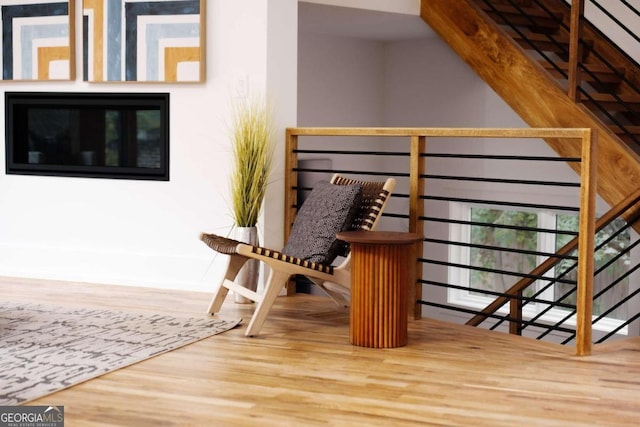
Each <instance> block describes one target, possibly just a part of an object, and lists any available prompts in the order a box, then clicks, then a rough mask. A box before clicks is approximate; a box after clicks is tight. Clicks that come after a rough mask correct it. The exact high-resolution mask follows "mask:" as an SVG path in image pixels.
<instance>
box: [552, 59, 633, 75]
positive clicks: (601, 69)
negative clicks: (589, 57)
mask: <svg viewBox="0 0 640 427" xmlns="http://www.w3.org/2000/svg"><path fill="white" fill-rule="evenodd" d="M541 63H542V65H543V66H544V67H545V68H549V69H555V67H554V66H553V65H552V64H551V63H549V62H548V61H541ZM554 64H556V65H557V66H558V67H559V68H560V69H562V70H568V69H569V63H568V62H566V61H556V62H554ZM582 65H583V66H585V67H586V68H587V69H588V70H589V71H592V72H594V73H604V74H616V72H617V73H619V74H624V71H625V70H624V68H616V69H615V71H614V70H612V69H611V68H610V67H607V66H606V65H598V64H588V63H586V64H585V63H583V64H582Z"/></svg>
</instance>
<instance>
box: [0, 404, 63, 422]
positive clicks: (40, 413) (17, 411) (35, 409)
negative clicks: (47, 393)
mask: <svg viewBox="0 0 640 427" xmlns="http://www.w3.org/2000/svg"><path fill="white" fill-rule="evenodd" d="M0 427H64V406H0Z"/></svg>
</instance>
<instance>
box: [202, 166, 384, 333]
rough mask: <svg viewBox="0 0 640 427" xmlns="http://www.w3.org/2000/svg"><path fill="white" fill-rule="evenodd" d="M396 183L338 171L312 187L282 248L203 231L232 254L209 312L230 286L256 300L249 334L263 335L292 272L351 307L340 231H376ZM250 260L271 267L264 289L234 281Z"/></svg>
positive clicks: (218, 248) (214, 245)
mask: <svg viewBox="0 0 640 427" xmlns="http://www.w3.org/2000/svg"><path fill="white" fill-rule="evenodd" d="M394 187H395V179H393V178H388V179H387V180H386V181H384V182H369V181H361V180H353V179H349V178H346V177H343V176H340V175H338V174H336V175H334V176H333V177H332V179H331V181H329V182H324V183H321V184H319V185H318V186H316V187H314V189H313V190H312V191H311V193H310V194H309V196H308V198H307V199H306V200H305V202H304V204H303V205H302V207H301V208H300V210H299V211H298V214H297V216H296V219H295V221H294V224H293V226H292V229H291V233H290V236H289V239H288V240H287V244H286V245H285V247H284V248H283V249H282V250H281V251H275V250H272V249H267V248H264V247H260V246H253V245H249V244H245V243H241V242H238V241H236V240H233V239H229V238H226V237H222V236H217V235H215V234H206V233H202V234H201V235H200V240H202V241H203V242H204V243H205V244H207V246H209V247H210V248H211V249H213V250H215V251H217V252H219V253H222V254H226V255H228V256H229V264H228V266H227V271H226V273H225V275H224V277H223V279H222V281H221V283H220V286H219V288H218V290H217V291H216V293H215V295H214V297H213V299H212V301H211V304H210V305H209V309H208V312H209V314H211V315H214V314H215V313H217V312H218V311H219V310H220V307H221V306H222V303H223V302H224V300H225V298H226V296H227V293H228V292H229V290H233V291H234V292H236V293H238V294H240V295H242V296H244V297H246V298H248V299H250V300H252V301H254V302H256V303H257V306H256V309H255V311H254V314H253V316H252V317H251V320H250V322H249V325H248V327H247V330H246V332H245V335H246V336H255V335H258V334H259V333H260V329H261V328H262V325H263V323H264V321H265V319H266V317H267V315H268V314H269V311H270V310H271V306H272V305H273V303H274V301H275V299H276V297H277V296H278V295H279V294H280V292H281V291H282V289H283V287H284V286H285V285H286V283H287V281H288V280H289V279H290V278H291V276H293V275H297V274H300V275H304V276H306V277H307V278H309V279H310V280H311V281H312V282H313V283H315V284H316V285H318V286H319V287H320V288H321V289H323V290H324V291H325V292H326V293H327V294H328V295H329V296H330V297H332V298H333V299H334V300H335V301H336V302H337V303H338V304H341V305H344V306H347V305H348V301H347V298H346V297H345V296H348V295H349V290H350V271H349V265H350V256H349V254H348V246H347V244H346V243H345V242H342V241H339V240H337V239H336V236H335V235H336V233H337V232H339V231H344V230H373V229H374V228H375V227H376V225H377V223H378V220H379V219H380V217H381V213H382V211H383V209H384V207H385V205H386V203H387V201H388V198H389V195H390V193H391V192H392V191H393V189H394ZM338 217H340V218H338ZM341 221H342V223H341ZM338 256H344V259H343V261H342V262H341V263H340V264H339V265H337V266H332V265H331V263H332V262H333V261H334V260H335V259H336V258H337V257H338ZM249 259H257V260H259V261H262V262H264V263H265V264H267V265H268V266H269V267H270V272H269V277H268V279H267V281H266V283H265V286H264V290H263V292H261V293H258V292H254V291H251V290H248V289H246V288H244V287H242V286H240V285H238V284H236V283H234V279H235V278H236V276H237V274H238V272H239V271H240V268H241V267H242V266H243V265H244V263H245V262H246V261H248V260H249Z"/></svg>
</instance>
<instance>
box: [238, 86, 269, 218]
mask: <svg viewBox="0 0 640 427" xmlns="http://www.w3.org/2000/svg"><path fill="white" fill-rule="evenodd" d="M232 146H233V172H232V175H231V195H232V210H233V217H234V220H235V222H236V226H238V227H254V226H255V225H256V224H257V223H258V217H259V215H260V211H261V209H262V203H263V201H264V195H265V192H266V189H267V183H268V181H269V174H270V173H271V164H272V161H273V151H274V143H273V119H272V114H271V111H270V110H269V108H268V107H267V103H266V101H265V100H264V99H263V98H262V97H247V98H243V99H242V100H240V101H238V102H236V103H235V104H234V105H233V121H232Z"/></svg>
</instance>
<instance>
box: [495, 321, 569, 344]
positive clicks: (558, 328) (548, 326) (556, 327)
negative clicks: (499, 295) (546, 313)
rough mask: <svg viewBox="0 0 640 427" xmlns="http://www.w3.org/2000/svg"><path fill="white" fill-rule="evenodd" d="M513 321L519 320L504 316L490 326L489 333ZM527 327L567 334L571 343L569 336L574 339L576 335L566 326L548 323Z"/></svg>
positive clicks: (535, 323)
mask: <svg viewBox="0 0 640 427" xmlns="http://www.w3.org/2000/svg"><path fill="white" fill-rule="evenodd" d="M513 321H515V322H518V321H519V319H514V318H513V317H510V316H509V315H504V316H503V317H502V318H501V319H500V321H499V322H496V323H495V324H493V325H492V326H490V327H489V330H490V331H495V330H496V329H497V328H498V327H499V326H500V325H501V324H503V323H504V322H513ZM529 326H531V327H534V328H540V329H544V330H545V331H547V332H548V333H551V332H562V333H566V334H569V338H568V340H569V341H571V340H572V339H573V338H572V337H571V335H573V337H575V334H576V332H575V329H573V328H568V327H566V326H562V325H561V324H550V323H548V322H531V324H530V325H529Z"/></svg>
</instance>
